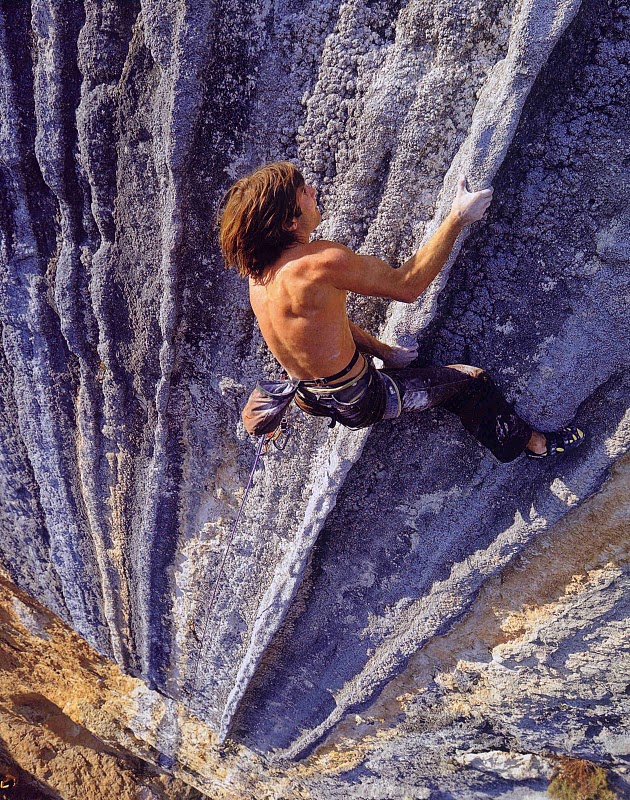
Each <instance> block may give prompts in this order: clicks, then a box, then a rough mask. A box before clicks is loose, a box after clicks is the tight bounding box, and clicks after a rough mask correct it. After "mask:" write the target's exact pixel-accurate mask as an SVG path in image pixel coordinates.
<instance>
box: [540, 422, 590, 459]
mask: <svg viewBox="0 0 630 800" xmlns="http://www.w3.org/2000/svg"><path fill="white" fill-rule="evenodd" d="M542 433H543V434H544V436H545V439H546V440H547V449H546V450H545V452H544V453H533V452H532V451H531V450H526V451H525V452H526V454H527V456H528V457H529V458H547V456H555V455H556V454H557V453H566V452H567V451H568V450H574V449H575V448H576V447H579V446H580V445H581V444H582V442H583V441H584V439H585V438H586V437H585V436H584V432H583V431H581V430H580V429H579V428H578V427H576V426H575V425H567V426H566V428H561V429H560V430H559V431H551V432H550V433H547V432H546V431H542Z"/></svg>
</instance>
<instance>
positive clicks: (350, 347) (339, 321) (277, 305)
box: [249, 242, 360, 379]
mask: <svg viewBox="0 0 630 800" xmlns="http://www.w3.org/2000/svg"><path fill="white" fill-rule="evenodd" d="M325 260H326V243H323V242H313V243H309V244H300V245H296V246H294V247H292V248H290V250H288V251H285V253H283V255H282V256H281V258H280V259H279V260H278V261H277V262H276V263H275V264H273V265H272V266H270V267H268V268H267V270H265V274H264V276H263V279H262V280H260V281H255V280H254V279H252V278H250V280H249V296H250V301H251V305H252V308H253V310H254V313H255V315H256V318H257V319H258V324H259V325H260V330H261V332H262V335H263V337H264V339H265V342H266V343H267V345H268V347H269V349H270V350H271V352H272V353H273V354H274V356H275V357H276V359H277V360H278V361H279V362H280V364H282V366H283V367H284V368H285V369H286V371H287V373H288V374H289V375H290V376H291V377H293V378H302V379H306V378H321V377H326V376H328V375H333V374H334V373H336V372H339V371H340V370H342V369H343V368H344V367H345V366H346V365H347V364H348V362H349V361H350V359H351V358H352V355H353V353H354V348H355V345H354V340H353V338H352V333H351V331H350V324H349V321H348V315H347V313H346V291H345V290H343V289H339V288H337V287H336V286H334V285H333V283H331V282H330V279H329V277H328V278H327V274H329V273H327V271H326V270H324V269H322V268H321V267H322V264H323V263H324V262H325ZM357 368H358V369H360V364H357V365H356V367H355V370H356V369H357ZM355 370H353V372H354V371H355Z"/></svg>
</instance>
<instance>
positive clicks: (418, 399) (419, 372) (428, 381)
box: [296, 363, 532, 462]
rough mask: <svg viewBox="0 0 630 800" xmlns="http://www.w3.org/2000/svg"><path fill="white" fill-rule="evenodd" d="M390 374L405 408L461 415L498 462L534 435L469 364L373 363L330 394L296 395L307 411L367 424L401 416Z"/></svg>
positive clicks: (511, 457) (305, 392) (302, 391)
mask: <svg viewBox="0 0 630 800" xmlns="http://www.w3.org/2000/svg"><path fill="white" fill-rule="evenodd" d="M388 379H391V381H393V383H394V384H395V386H396V389H397V391H398V395H399V398H400V403H399V404H398V408H399V410H400V413H403V412H407V411H426V410H427V409H429V408H436V407H440V408H444V409H446V410H447V411H449V412H451V413H453V414H456V415H457V416H458V417H459V419H460V420H461V423H462V425H463V426H464V428H465V429H466V430H467V431H468V432H469V433H470V434H472V435H473V436H474V437H475V439H477V441H478V442H479V443H480V444H482V445H483V446H484V447H486V448H487V449H488V450H490V452H491V453H492V454H493V455H494V456H495V458H497V459H498V460H499V461H502V462H508V461H513V460H514V459H515V458H517V457H518V456H519V455H520V454H521V453H522V452H523V450H524V449H525V447H526V446H527V443H528V442H529V440H530V438H531V435H532V428H531V427H530V426H529V425H528V424H527V423H526V422H524V421H523V420H522V419H521V418H520V417H519V416H518V415H517V414H516V413H515V411H514V409H513V407H512V406H511V405H510V404H509V403H508V402H507V400H506V399H505V398H504V397H503V395H502V394H501V392H500V391H499V389H498V387H497V386H496V385H495V384H494V382H493V381H492V379H491V378H490V376H489V375H488V374H487V373H486V372H484V371H483V370H482V369H479V368H478V367H471V366H468V365H467V364H454V365H451V366H448V367H426V368H421V369H416V368H406V369H383V370H377V369H375V367H374V366H373V365H372V364H371V363H370V364H369V365H368V370H367V372H366V374H365V375H364V376H363V377H362V378H361V379H360V380H359V381H358V382H357V383H355V384H353V385H352V386H350V387H346V388H343V389H340V390H339V391H338V392H334V391H333V392H330V391H328V392H326V393H318V392H317V391H316V390H313V389H310V390H307V389H304V388H302V387H300V388H299V389H298V395H297V398H296V399H297V403H298V405H299V406H300V408H301V409H302V410H303V411H305V412H306V413H307V414H313V415H315V416H327V417H331V418H332V419H333V421H334V422H339V423H340V424H341V425H346V426H347V427H349V428H365V427H367V426H368V425H373V424H374V423H375V422H379V421H381V420H383V419H388V418H389V419H391V418H393V417H395V416H397V413H391V403H390V402H388ZM389 394H390V395H391V394H392V390H391V384H389Z"/></svg>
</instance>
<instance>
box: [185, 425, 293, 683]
mask: <svg viewBox="0 0 630 800" xmlns="http://www.w3.org/2000/svg"><path fill="white" fill-rule="evenodd" d="M291 431H292V429H291V426H290V425H289V423H288V422H287V421H286V420H284V419H283V420H282V422H281V423H280V425H279V426H278V427H277V428H276V430H275V431H272V432H271V433H267V434H265V435H264V436H261V437H260V442H259V444H258V450H257V451H256V457H255V458H254V464H253V466H252V469H251V472H250V473H249V479H248V481H247V486H246V487H245V492H244V493H243V498H242V500H241V504H240V506H239V508H238V512H237V514H236V519H235V520H234V522H233V524H232V529H231V531H230V535H229V537H228V541H227V545H226V547H225V551H224V552H223V557H222V559H221V563H220V565H219V571H218V573H217V577H216V580H215V582H214V588H213V590H212V596H211V598H210V603H209V605H208V608H207V610H206V613H205V616H204V621H203V628H202V631H201V636H199V635H198V634H197V631H196V629H195V627H194V625H193V626H192V634H193V636H194V637H195V639H196V640H197V641H198V642H199V648H198V650H197V655H196V657H195V662H194V663H195V666H194V669H193V672H192V678H191V679H190V681H189V682H188V683H187V685H185V686H184V693H185V694H186V695H188V697H190V696H191V695H192V693H193V692H194V691H195V689H196V686H197V671H198V669H199V661H200V658H201V652H202V649H203V645H204V642H205V640H206V633H207V630H208V623H209V621H210V614H211V613H212V610H213V608H214V604H215V601H216V599H217V593H218V589H219V583H220V581H221V577H222V576H223V567H224V566H225V561H226V559H227V555H228V552H229V550H230V547H231V545H232V541H233V539H234V534H235V533H236V528H237V526H238V523H239V521H240V519H241V514H242V512H243V507H244V505H245V501H246V500H247V495H248V494H249V490H250V489H251V486H252V482H253V480H254V473H255V472H256V469H257V467H258V462H259V461H260V459H261V458H262V457H263V456H265V455H269V454H270V448H271V446H272V445H273V447H274V448H275V449H276V450H279V451H280V452H282V451H283V450H284V449H285V447H286V446H287V442H288V440H289V437H290V436H291Z"/></svg>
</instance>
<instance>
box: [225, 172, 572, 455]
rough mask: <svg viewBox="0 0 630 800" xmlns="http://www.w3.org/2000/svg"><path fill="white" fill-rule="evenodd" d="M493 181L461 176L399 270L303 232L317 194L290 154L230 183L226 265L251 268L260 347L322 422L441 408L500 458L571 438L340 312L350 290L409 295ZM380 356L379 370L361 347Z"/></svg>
mask: <svg viewBox="0 0 630 800" xmlns="http://www.w3.org/2000/svg"><path fill="white" fill-rule="evenodd" d="M492 192H493V189H492V188H488V189H483V190H481V191H478V192H469V191H468V190H467V189H466V180H465V178H464V177H463V176H461V177H460V179H459V183H458V187H457V194H456V196H455V199H454V200H453V204H452V207H451V210H450V213H449V214H448V216H447V217H446V219H445V220H444V221H443V222H442V224H441V225H440V227H439V228H438V229H437V231H436V232H435V233H434V234H433V236H432V237H431V238H430V239H429V241H428V242H426V244H424V245H423V246H422V247H421V248H420V249H419V250H418V251H417V252H416V253H415V254H414V255H413V256H411V258H409V259H408V260H407V261H406V262H405V263H404V264H403V265H402V267H400V268H399V269H393V268H392V267H391V266H390V265H389V264H387V263H386V262H385V261H382V260H381V259H379V258H375V257H374V256H365V255H358V254H357V253H354V252H353V251H352V250H350V249H349V248H348V247H345V246H344V245H342V244H339V243H337V242H330V241H324V240H319V241H311V234H312V233H313V231H314V230H315V229H316V228H317V226H318V225H319V223H320V222H321V219H322V218H321V214H320V211H319V209H318V207H317V195H316V191H315V189H314V188H313V187H312V186H308V185H306V183H305V181H304V178H303V177H302V175H301V173H300V172H299V171H298V170H297V169H296V167H295V166H294V165H293V164H290V163H288V162H278V163H275V164H268V165H266V166H264V167H261V168H260V169H258V170H256V171H255V172H254V173H252V174H251V175H248V176H246V177H245V178H242V179H241V180H239V181H237V182H236V183H235V184H234V185H233V186H232V187H231V188H230V190H229V191H228V192H227V193H226V195H225V197H224V199H223V202H222V203H221V208H220V245H221V249H222V251H223V254H224V257H225V260H226V264H227V265H228V266H232V267H235V268H236V269H238V271H239V274H241V275H242V276H246V277H248V278H249V293H250V301H251V305H252V309H253V311H254V314H255V315H256V318H257V320H258V323H259V325H260V330H261V332H262V335H263V337H264V339H265V341H266V343H267V345H268V346H269V349H270V350H271V352H272V353H273V355H274V356H275V357H276V359H277V360H278V361H279V362H280V364H281V365H282V366H283V367H284V369H285V370H286V372H287V374H288V375H289V376H290V377H291V378H294V379H299V381H300V384H299V388H298V393H297V396H296V401H297V403H298V405H299V406H300V408H301V409H302V410H303V411H305V412H306V413H308V414H312V415H314V416H327V417H330V418H331V420H332V423H331V424H335V422H339V423H340V424H342V425H346V426H347V427H350V428H362V427H366V426H368V425H372V424H374V423H375V422H379V421H380V420H383V419H392V418H395V417H397V416H399V414H400V413H401V412H403V411H421V410H424V409H427V408H432V407H435V406H438V405H439V406H441V407H443V408H446V409H447V410H449V411H451V412H452V413H454V414H457V416H458V417H459V418H460V420H461V422H462V424H463V425H464V427H465V428H466V430H468V431H469V432H470V433H471V434H472V435H473V436H475V438H476V439H477V440H478V441H479V442H480V443H481V444H482V445H484V446H485V447H487V448H488V449H489V450H490V451H491V452H492V453H493V454H494V456H495V457H496V458H497V459H498V460H499V461H502V462H508V461H512V460H514V459H515V458H517V457H518V456H519V455H520V454H521V453H522V452H524V451H525V452H527V454H528V455H529V456H531V457H532V458H544V457H546V456H548V455H553V454H555V453H559V452H565V451H566V450H569V449H571V448H573V447H576V446H577V445H578V444H580V443H581V442H582V441H583V440H584V434H583V433H582V431H580V430H579V429H578V428H576V427H575V426H568V427H566V428H563V429H562V430H560V431H554V432H550V433H539V432H537V431H534V430H533V429H532V428H531V427H530V426H529V425H527V423H526V422H524V421H523V420H522V419H520V417H518V415H517V414H516V413H515V412H514V410H513V408H512V406H511V405H509V404H508V403H507V401H506V400H505V399H504V398H503V396H502V394H501V393H500V391H499V390H498V388H497V387H496V386H495V384H494V383H493V382H492V380H491V379H490V377H489V376H488V375H487V373H486V372H485V371H484V370H482V369H480V368H478V367H471V366H468V365H465V364H455V365H450V366H448V367H429V368H424V369H418V368H410V367H409V366H408V365H409V364H410V363H411V362H412V361H413V360H415V358H416V357H417V354H418V348H417V346H415V347H401V346H396V345H388V344H385V343H384V342H381V341H379V340H378V339H376V338H374V337H373V336H371V335H370V334H369V333H367V332H366V331H364V330H362V329H361V328H360V327H359V326H358V325H355V324H354V323H353V322H351V321H350V320H349V319H348V315H347V312H346V295H347V292H349V291H350V292H356V293H358V294H363V295H368V296H372V297H387V298H390V299H392V300H398V301H400V302H403V303H413V302H415V301H416V300H417V298H418V296H419V295H420V294H422V292H423V291H424V290H425V289H426V288H427V287H428V286H429V284H430V283H431V281H432V280H433V279H434V278H435V276H436V275H437V274H438V272H439V271H440V269H441V268H442V267H443V266H444V264H445V263H446V261H447V259H448V256H449V254H450V252H451V250H452V248H453V245H454V244H455V240H456V239H457V236H458V235H459V234H460V233H461V231H462V230H463V229H464V228H465V227H466V226H467V225H470V224H471V223H473V222H476V221H477V220H480V219H481V218H482V217H483V215H484V213H485V211H486V209H487V208H488V206H489V205H490V202H491V200H492ZM365 355H367V356H376V357H378V358H379V359H381V360H382V362H383V369H380V370H377V369H376V368H375V367H374V366H373V364H372V363H371V360H369V359H366V358H365V357H364V356H365Z"/></svg>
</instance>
